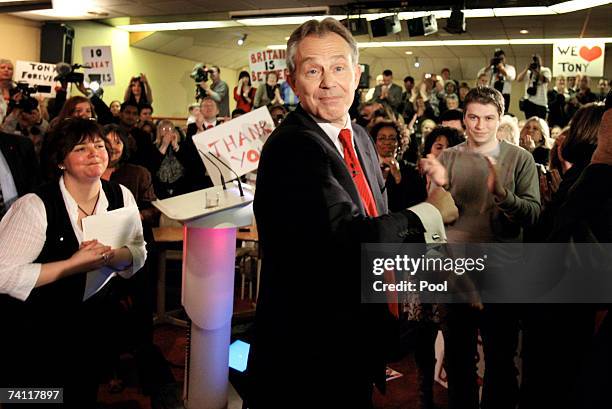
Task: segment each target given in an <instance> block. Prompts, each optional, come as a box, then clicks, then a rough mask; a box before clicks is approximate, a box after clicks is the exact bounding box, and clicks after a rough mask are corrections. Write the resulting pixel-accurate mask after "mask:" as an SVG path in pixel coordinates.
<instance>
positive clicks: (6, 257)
mask: <svg viewBox="0 0 612 409" xmlns="http://www.w3.org/2000/svg"><path fill="white" fill-rule="evenodd" d="M59 185H60V190H61V192H62V197H63V198H64V203H65V205H66V210H67V211H68V216H69V217H70V222H71V224H72V229H73V231H74V235H75V236H76V238H77V241H78V242H79V245H80V244H81V242H82V241H83V231H82V230H81V228H80V227H79V224H78V217H79V210H78V206H77V203H76V201H75V200H74V199H73V198H72V196H71V195H70V193H69V192H68V190H66V186H65V185H64V179H63V177H62V178H60V180H59ZM121 192H122V193H123V204H124V206H132V205H133V206H136V200H135V199H134V196H132V193H131V192H130V191H129V190H128V189H127V188H126V187H125V186H121ZM107 207H108V199H107V198H106V194H105V193H104V189H102V183H101V182H100V198H99V199H98V204H97V206H96V209H95V210H94V214H104V213H107V210H106V208H107ZM135 225H136V228H135V229H134V231H133V232H132V234H131V238H132V239H131V241H130V244H128V245H127V246H126V247H127V248H128V250H130V253H132V265H131V266H129V267H128V268H127V269H125V270H123V271H118V272H117V273H118V274H119V275H121V276H122V277H124V278H129V277H131V276H132V275H134V273H136V272H137V271H138V270H140V269H141V268H142V266H143V265H144V263H145V260H146V258H147V250H146V248H145V245H146V243H145V241H144V236H143V233H142V224H141V223H136V224H135ZM46 232H47V212H46V210H45V205H44V203H43V201H42V200H41V199H40V197H39V196H37V195H35V194H33V193H30V194H27V195H25V196H23V197H22V198H20V199H19V200H17V201H16V202H15V203H14V204H13V205H12V206H11V207H10V209H9V210H8V212H7V213H6V214H5V216H4V218H3V219H2V221H1V222H0V293H6V294H9V295H10V296H12V297H15V298H17V299H20V300H25V299H27V298H28V296H29V295H30V292H31V291H32V289H33V288H34V285H35V284H36V281H37V280H38V276H39V275H40V270H41V266H42V264H40V263H34V262H33V261H34V260H36V258H38V256H39V254H40V252H41V251H42V249H43V247H44V245H45V240H46ZM114 274H115V273H113V275H114Z"/></svg>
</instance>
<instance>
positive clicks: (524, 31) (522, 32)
mask: <svg viewBox="0 0 612 409" xmlns="http://www.w3.org/2000/svg"><path fill="white" fill-rule="evenodd" d="M519 33H521V34H529V30H525V29H522V30H521V31H519Z"/></svg>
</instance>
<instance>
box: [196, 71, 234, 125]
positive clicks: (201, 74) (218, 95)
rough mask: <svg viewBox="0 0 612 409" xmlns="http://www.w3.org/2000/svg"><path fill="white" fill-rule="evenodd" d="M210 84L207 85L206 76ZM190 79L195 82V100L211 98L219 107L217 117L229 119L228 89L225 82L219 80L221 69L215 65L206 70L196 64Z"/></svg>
mask: <svg viewBox="0 0 612 409" xmlns="http://www.w3.org/2000/svg"><path fill="white" fill-rule="evenodd" d="M209 73H210V78H211V79H212V82H211V83H210V84H209V83H208V74H209ZM190 76H191V78H193V79H194V80H195V82H196V100H198V101H201V100H202V99H203V98H205V97H210V98H212V99H213V100H214V101H215V102H216V103H217V106H218V107H219V115H220V116H222V117H229V114H230V112H229V88H228V86H227V83H226V82H225V81H222V80H221V69H220V68H219V67H217V66H216V65H213V66H211V67H210V68H207V67H206V66H205V65H203V64H198V65H196V66H195V67H194V68H193V72H192V73H191V75H190Z"/></svg>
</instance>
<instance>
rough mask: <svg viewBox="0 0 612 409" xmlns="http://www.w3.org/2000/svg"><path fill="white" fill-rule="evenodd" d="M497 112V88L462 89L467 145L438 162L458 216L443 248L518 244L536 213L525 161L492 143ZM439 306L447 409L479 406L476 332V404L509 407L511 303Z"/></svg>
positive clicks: (531, 166)
mask: <svg viewBox="0 0 612 409" xmlns="http://www.w3.org/2000/svg"><path fill="white" fill-rule="evenodd" d="M503 112H504V98H503V96H502V94H501V93H500V92H499V91H497V90H496V89H494V88H489V87H478V88H474V89H472V90H470V91H469V93H468V94H467V95H466V97H465V113H464V117H463V121H464V123H465V127H466V136H467V141H466V142H464V143H462V144H460V145H457V146H454V147H453V148H449V149H447V150H445V151H444V152H443V153H442V154H441V155H440V157H439V160H440V162H441V163H442V164H443V165H444V166H445V167H446V169H447V172H448V179H449V185H448V186H447V188H448V190H449V191H450V193H451V195H452V196H453V199H454V200H455V203H456V204H457V207H458V208H459V213H460V217H459V219H458V221H457V222H456V223H455V224H454V225H453V226H449V227H448V228H447V237H448V242H449V243H514V242H519V243H520V242H522V233H523V228H524V227H527V226H531V225H533V224H534V223H535V222H536V220H537V218H538V216H539V213H540V192H539V184H538V175H537V169H536V165H535V162H534V160H533V157H532V156H531V154H530V153H529V152H527V151H526V150H524V149H522V148H520V147H518V146H515V145H512V144H509V143H506V142H503V141H502V142H499V141H498V140H497V138H496V134H497V128H498V127H499V123H500V118H501V116H502V115H503ZM501 257H502V260H500V261H501V262H503V263H505V262H506V261H507V260H511V259H512V255H511V254H502V255H501ZM447 307H448V308H447V309H448V314H447V317H446V322H445V323H444V324H443V331H444V338H445V361H446V371H447V373H448V386H449V408H450V409H454V408H461V409H477V408H478V407H479V405H478V387H477V383H476V380H477V377H476V366H475V361H474V356H475V355H476V342H477V329H478V328H480V332H481V335H482V338H483V348H484V354H485V358H486V362H485V367H486V369H485V379H484V386H483V393H482V406H481V407H482V408H483V409H486V408H494V409H505V408H508V409H510V408H515V406H516V403H517V402H518V383H517V378H516V375H517V372H516V368H515V365H514V356H515V354H516V349H517V343H518V330H519V328H518V313H517V308H516V306H512V305H508V304H485V305H484V307H483V306H480V307H473V306H471V305H467V304H449V305H448V306H447Z"/></svg>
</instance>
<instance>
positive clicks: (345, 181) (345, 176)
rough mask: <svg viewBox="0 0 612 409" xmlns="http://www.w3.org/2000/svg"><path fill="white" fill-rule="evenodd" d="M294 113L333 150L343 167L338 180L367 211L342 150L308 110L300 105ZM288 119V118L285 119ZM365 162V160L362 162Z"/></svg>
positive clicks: (360, 207)
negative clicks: (339, 150) (341, 153)
mask: <svg viewBox="0 0 612 409" xmlns="http://www.w3.org/2000/svg"><path fill="white" fill-rule="evenodd" d="M292 114H294V115H296V117H297V118H299V120H300V122H302V124H303V125H304V126H305V127H306V128H307V129H308V130H310V131H313V132H315V133H316V134H317V136H319V138H320V140H321V141H323V143H324V144H325V145H327V148H328V149H327V150H328V151H331V152H333V153H331V155H333V158H332V159H335V160H337V161H339V162H340V164H339V166H338V168H340V169H341V172H342V174H341V175H339V176H341V177H339V178H338V182H339V183H340V184H341V185H342V187H343V188H344V189H345V190H346V191H347V193H348V194H349V195H350V196H351V199H352V200H353V203H354V204H355V206H357V207H358V208H359V210H360V211H361V213H363V214H366V213H365V208H364V207H363V203H361V197H360V196H359V192H358V191H357V186H355V182H353V178H352V176H351V174H350V172H349V171H348V169H347V168H346V164H345V162H344V159H343V158H342V155H340V152H338V148H337V147H336V145H335V144H334V143H333V142H332V140H331V139H330V138H329V136H327V134H326V133H325V132H324V131H323V129H321V127H320V126H319V125H318V124H317V123H316V122H315V121H314V120H313V119H312V118H311V117H310V115H308V113H307V112H306V111H304V109H303V108H302V106H301V105H298V106H297V108H296V109H295V111H293V112H292ZM285 121H286V120H285ZM353 133H354V132H353ZM362 163H363V162H362Z"/></svg>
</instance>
